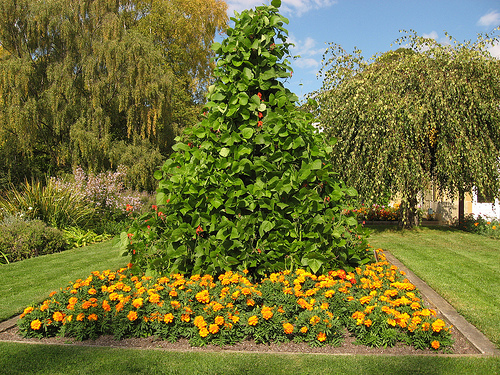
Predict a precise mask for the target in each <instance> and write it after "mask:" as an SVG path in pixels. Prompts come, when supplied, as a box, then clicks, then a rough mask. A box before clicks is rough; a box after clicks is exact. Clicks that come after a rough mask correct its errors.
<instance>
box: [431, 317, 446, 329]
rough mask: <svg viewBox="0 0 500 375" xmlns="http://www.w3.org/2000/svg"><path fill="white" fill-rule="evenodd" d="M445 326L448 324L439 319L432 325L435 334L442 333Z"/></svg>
mask: <svg viewBox="0 0 500 375" xmlns="http://www.w3.org/2000/svg"><path fill="white" fill-rule="evenodd" d="M445 325H446V323H445V322H444V321H442V320H441V319H437V320H436V321H435V322H434V323H432V330H433V331H434V332H440V331H441V330H442V329H443V328H444V326H445Z"/></svg>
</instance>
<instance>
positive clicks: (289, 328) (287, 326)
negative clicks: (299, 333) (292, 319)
mask: <svg viewBox="0 0 500 375" xmlns="http://www.w3.org/2000/svg"><path fill="white" fill-rule="evenodd" d="M283 330H284V331H285V333H286V334H287V335H290V334H291V333H293V325H292V324H290V323H284V324H283Z"/></svg>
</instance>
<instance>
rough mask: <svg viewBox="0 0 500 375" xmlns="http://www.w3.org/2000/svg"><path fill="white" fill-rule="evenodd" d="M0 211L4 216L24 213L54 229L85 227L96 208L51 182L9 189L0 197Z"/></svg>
mask: <svg viewBox="0 0 500 375" xmlns="http://www.w3.org/2000/svg"><path fill="white" fill-rule="evenodd" d="M0 210H1V211H2V213H3V215H18V214H23V215H26V217H27V218H29V219H39V220H41V221H43V222H44V223H46V224H47V225H50V226H52V227H56V228H65V227H69V226H79V227H84V226H85V225H87V224H88V223H89V222H91V221H92V220H93V219H94V218H95V217H96V210H95V207H94V206H92V205H91V204H89V202H88V201H86V200H85V199H83V196H82V195H81V193H79V192H78V191H74V190H70V189H60V188H59V187H58V186H57V185H56V183H55V182H54V181H53V180H51V179H49V180H48V181H47V184H46V185H44V184H42V183H41V182H40V181H32V182H28V181H25V183H24V184H22V185H21V188H20V189H19V190H17V189H15V188H14V187H11V190H9V191H7V192H6V193H5V194H4V196H3V197H0Z"/></svg>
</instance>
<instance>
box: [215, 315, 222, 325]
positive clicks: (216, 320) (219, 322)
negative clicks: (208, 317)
mask: <svg viewBox="0 0 500 375" xmlns="http://www.w3.org/2000/svg"><path fill="white" fill-rule="evenodd" d="M215 324H217V325H219V326H221V325H223V324H224V317H222V316H220V315H218V316H216V317H215Z"/></svg>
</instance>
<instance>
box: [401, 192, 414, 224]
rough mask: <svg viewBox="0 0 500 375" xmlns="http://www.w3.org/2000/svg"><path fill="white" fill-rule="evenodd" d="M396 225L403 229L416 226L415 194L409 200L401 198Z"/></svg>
mask: <svg viewBox="0 0 500 375" xmlns="http://www.w3.org/2000/svg"><path fill="white" fill-rule="evenodd" d="M398 225H399V227H400V228H405V229H410V228H413V227H415V226H417V225H418V213H417V194H413V195H412V196H411V197H410V198H403V200H402V201H401V206H400V208H399V222H398Z"/></svg>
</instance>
